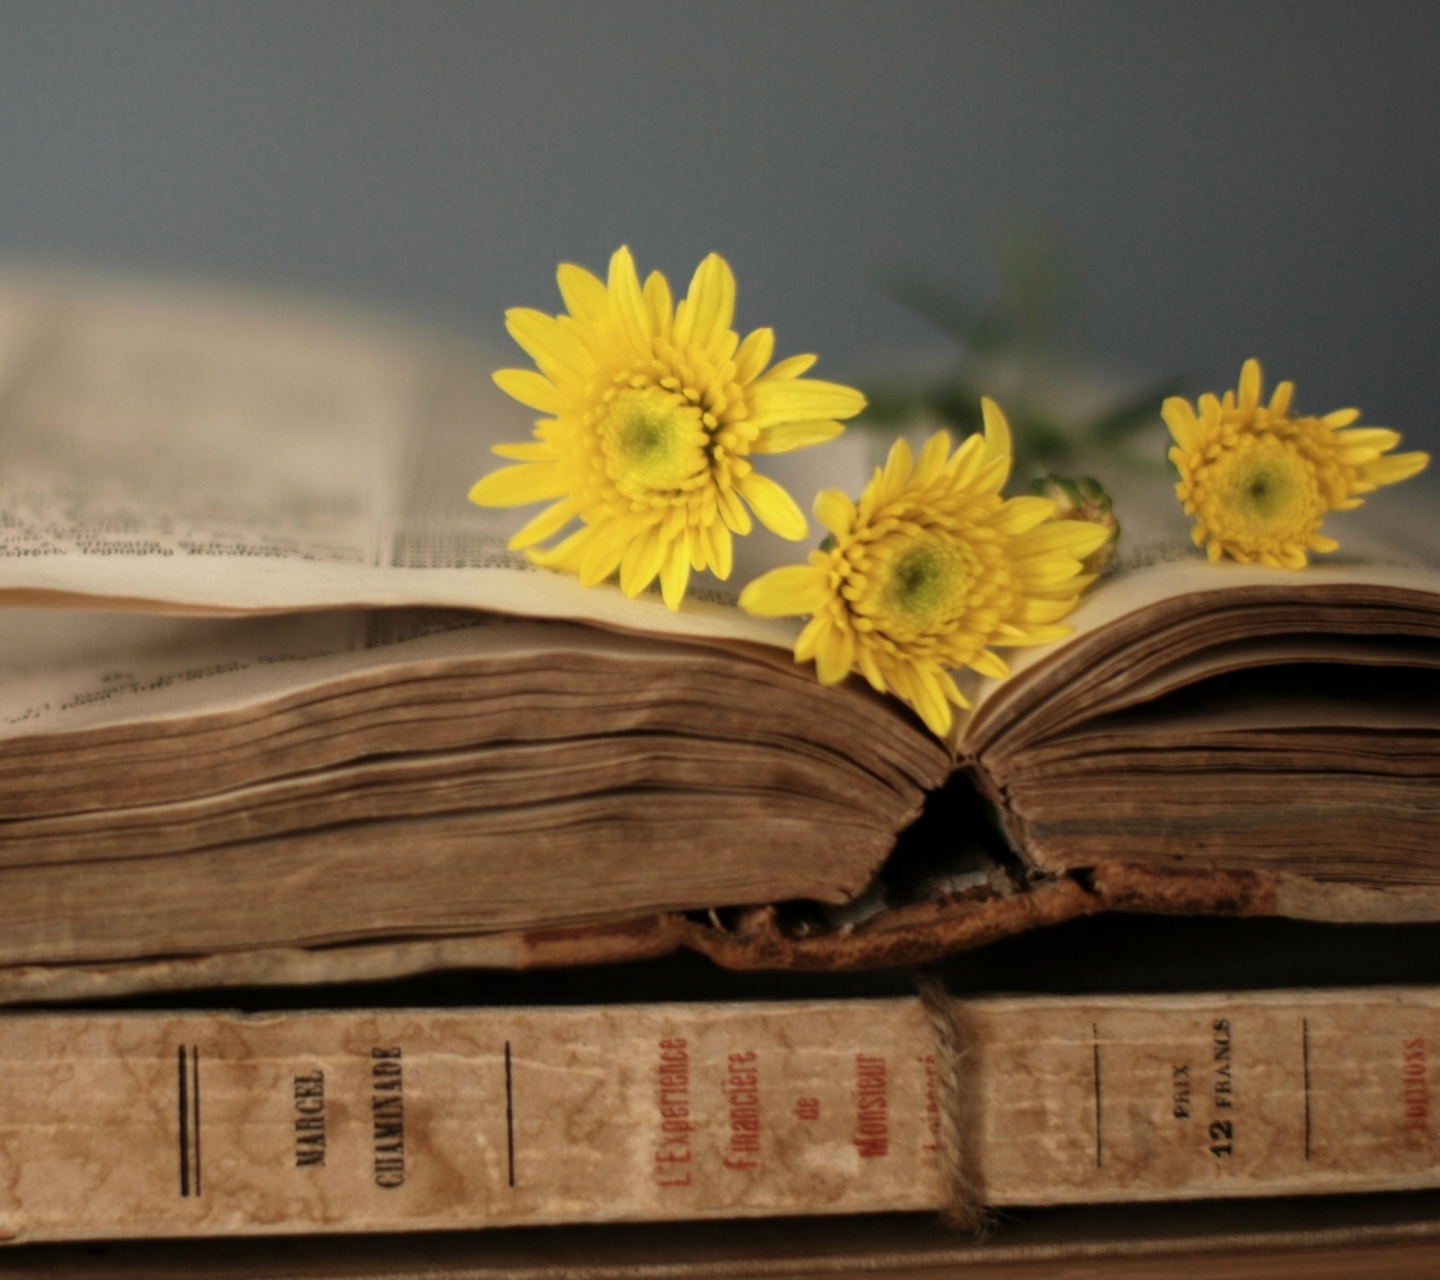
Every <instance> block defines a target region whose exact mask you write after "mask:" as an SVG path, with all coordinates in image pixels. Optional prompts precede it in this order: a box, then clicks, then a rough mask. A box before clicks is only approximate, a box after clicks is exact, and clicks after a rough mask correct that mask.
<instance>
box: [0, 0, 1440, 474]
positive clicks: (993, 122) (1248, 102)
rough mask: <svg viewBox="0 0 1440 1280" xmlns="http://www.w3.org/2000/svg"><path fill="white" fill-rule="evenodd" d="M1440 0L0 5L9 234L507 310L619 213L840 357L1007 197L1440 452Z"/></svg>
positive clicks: (0, 107)
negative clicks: (889, 291) (716, 262)
mask: <svg viewBox="0 0 1440 1280" xmlns="http://www.w3.org/2000/svg"><path fill="white" fill-rule="evenodd" d="M1437 37H1440V6H1437V5H1434V4H1423V3H1417V4H1398V3H1397V4H1377V3H1306V4H1272V5H1259V6H1257V5H1253V4H1220V3H1194V4H1185V5H1181V4H1178V3H1167V4H1156V3H1135V4H1131V3H1113V2H1112V3H1099V2H1096V3H1088V4H1081V3H1074V2H1066V3H1053V4H1051V3H993V4H973V3H953V4H928V3H906V2H897V0H890V2H889V3H886V4H878V3H869V4H856V3H846V2H843V0H823V2H821V3H807V2H801V0H790V2H788V3H784V2H782V3H776V4H749V3H731V4H719V5H699V4H681V3H643V2H627V3H615V2H614V0H608V2H607V3H603V4H602V3H596V4H568V3H566V4H561V3H537V4H508V3H500V4H496V3H477V4H452V3H438V2H434V0H431V2H426V0H409V2H408V3H403V4H392V3H361V2H359V0H347V2H346V3H311V2H305V0H287V2H286V3H276V4H270V3H238V2H236V0H227V2H226V3H223V4H206V3H184V4H166V3H146V2H132V3H124V4H121V3H66V2H63V0H44V2H39V0H37V2H36V3H10V4H5V5H0V184H3V185H0V191H3V198H0V255H3V256H6V257H10V258H12V259H13V258H16V257H22V258H39V259H42V260H49V261H61V262H66V263H80V264H85V265H99V266H106V267H118V268H122V269H139V270H144V271H165V272H172V273H173V272H180V273H184V274H189V275H202V276H211V277H215V278H219V279H240V280H245V281H250V282H259V283H262V284H281V285H284V286H287V287H299V288H303V289H318V290H321V291H326V292H332V293H338V294H341V295H345V296H349V297H351V298H359V299H361V300H366V301H373V302H379V303H381V304H383V305H386V306H389V307H392V308H393V307H398V308H400V309H402V310H405V311H410V312H413V313H417V314H420V315H424V316H428V317H430V318H432V319H438V320H440V321H442V322H445V323H451V324H459V325H460V326H462V327H465V328H468V329H471V330H473V331H476V332H479V333H481V334H484V335H486V336H491V337H494V338H496V339H497V340H499V339H500V337H501V330H500V314H501V312H502V310H503V308H504V307H506V306H508V305H515V304H520V303H524V304H528V305H536V306H541V307H544V308H546V309H550V310H555V309H558V306H559V301H558V297H557V295H556V292H555V288H554V283H553V272H554V266H555V263H556V262H557V261H559V260H560V259H562V258H564V259H570V260H574V261H580V262H583V263H586V264H588V265H590V266H592V267H595V268H597V269H599V268H603V265H604V263H605V260H606V258H607V257H608V255H609V252H610V251H611V250H612V249H613V248H614V247H615V246H616V245H618V244H619V243H621V242H622V241H624V242H628V243H629V244H630V245H631V246H632V248H633V249H634V250H635V252H636V254H637V257H638V258H639V260H640V263H641V267H642V269H647V268H649V267H652V266H659V267H661V268H662V269H664V270H666V271H667V273H669V274H671V276H672V280H673V279H674V277H676V276H678V277H680V280H679V281H677V282H676V283H679V284H681V285H683V282H684V280H685V279H687V278H688V275H689V272H690V270H691V269H692V268H693V266H694V264H695V262H696V261H697V260H698V259H699V257H700V256H702V255H703V254H704V253H705V252H707V251H709V250H710V249H718V250H719V251H721V252H722V253H724V254H725V255H726V256H727V257H728V258H729V259H730V260H731V262H732V263H733V265H734V266H735V268H736V271H737V274H738V276H739V279H740V288H741V295H740V315H739V321H740V324H741V326H742V327H750V326H753V325H756V324H766V323H768V324H773V325H774V326H775V327H776V328H777V330H778V332H779V338H780V349H781V351H782V352H793V351H797V350H818V351H820V352H821V353H822V355H823V357H824V358H823V362H822V370H823V371H828V372H830V373H831V374H832V375H844V374H846V373H848V372H854V371H855V370H857V369H861V368H864V367H867V366H870V367H873V366H874V364H875V363H876V362H877V360H881V359H883V357H884V356H885V354H886V353H894V352H896V351H901V350H905V349H908V348H912V347H914V346H915V345H916V344H922V343H925V342H929V341H933V339H932V338H931V337H930V335H929V331H928V330H926V329H925V327H924V326H923V325H921V324H920V323H919V322H917V321H916V320H914V319H913V318H912V317H910V316H909V315H907V314H906V313H905V312H904V311H903V310H901V309H900V308H899V307H897V306H896V305H894V304H893V303H891V302H888V301H886V300H884V299H883V298H882V297H881V295H880V293H879V291H878V289H877V279H878V277H879V274H880V273H881V271H882V270H884V269H885V268H886V267H888V266H892V265H897V264H911V265H914V266H917V267H920V268H922V269H924V270H927V271H933V272H935V273H936V274H937V275H939V276H942V277H949V278H950V279H953V280H955V281H956V282H958V283H961V284H966V285H969V286H971V287H974V288H983V287H985V285H986V279H987V277H986V272H987V270H988V267H987V255H986V246H987V244H988V239H989V236H990V233H991V232H992V230H993V228H994V227H995V225H996V224H997V222H1001V221H1004V220H1005V219H1006V218H1008V217H1011V216H1013V215H1014V214H1016V213H1020V214H1024V215H1026V216H1027V217H1032V218H1039V219H1041V220H1043V221H1046V222H1048V223H1049V224H1050V225H1052V226H1053V227H1055V228H1056V229H1057V230H1059V232H1060V233H1061V234H1062V235H1063V237H1064V239H1065V241H1066V242H1067V243H1068V245H1069V246H1070V248H1071V249H1072V251H1073V254H1074V257H1075V259H1076V261H1077V263H1078V265H1079V267H1080V269H1081V270H1082V271H1083V273H1084V276H1085V279H1086V281H1087V284H1088V313H1087V318H1088V326H1087V334H1088V341H1089V345H1090V347H1091V348H1092V350H1093V351H1094V352H1095V354H1096V355H1097V356H1098V357H1099V358H1100V359H1101V360H1103V361H1104V362H1106V363H1107V364H1109V365H1111V366H1113V367H1114V368H1116V369H1117V370H1118V371H1122V372H1124V373H1127V374H1131V375H1134V376H1136V377H1141V376H1146V375H1157V374H1163V373H1166V372H1169V371H1172V370H1177V369H1178V370H1184V371H1186V372H1187V373H1188V374H1189V376H1190V386H1191V388H1192V390H1200V389H1204V388H1206V387H1214V388H1217V389H1218V388H1220V387H1223V386H1226V385H1233V382H1234V379H1235V376H1236V374H1237V372H1238V369H1239V365H1240V362H1241V360H1242V359H1243V358H1244V357H1245V356H1247V355H1251V354H1256V355H1259V356H1261V357H1262V359H1263V360H1264V361H1265V363H1266V366H1267V370H1268V372H1270V373H1271V374H1273V375H1276V376H1290V377H1293V378H1294V379H1296V381H1297V382H1298V383H1299V386H1300V397H1299V405H1300V407H1301V408H1302V409H1310V410H1314V411H1323V410H1325V409H1328V408H1333V407H1336V406H1337V405H1340V404H1345V403H1357V404H1359V405H1361V406H1362V407H1363V408H1364V409H1365V410H1366V416H1367V419H1368V420H1370V421H1378V422H1383V423H1386V424H1388V425H1393V426H1396V427H1398V428H1400V429H1402V430H1403V431H1405V433H1406V435H1407V440H1408V441H1410V442H1413V443H1417V444H1424V445H1428V446H1429V447H1431V448H1435V447H1437V446H1440V429H1437V428H1440V416H1437V414H1436V406H1437V405H1440V361H1437V354H1440V342H1437V339H1440V306H1437V303H1440V252H1437V249H1440V246H1437V237H1440V231H1437V226H1440V200H1437V197H1440V179H1437V160H1440V128H1437V125H1440V111H1437V108H1440V77H1437V69H1436V68H1437V54H1440V38H1437Z"/></svg>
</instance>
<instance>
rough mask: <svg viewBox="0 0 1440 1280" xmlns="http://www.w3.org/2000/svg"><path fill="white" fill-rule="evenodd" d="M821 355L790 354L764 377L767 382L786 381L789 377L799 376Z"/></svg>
mask: <svg viewBox="0 0 1440 1280" xmlns="http://www.w3.org/2000/svg"><path fill="white" fill-rule="evenodd" d="M819 358H820V357H819V356H789V357H787V358H786V359H784V360H781V361H780V362H779V363H778V364H776V365H775V367H774V368H773V369H771V370H770V372H769V373H767V374H766V375H765V377H764V379H763V381H765V382H784V381H785V380H786V379H788V378H798V377H799V376H800V375H801V374H802V373H805V372H806V371H807V370H809V369H811V368H812V367H813V366H814V364H815V361H816V360H818V359H819Z"/></svg>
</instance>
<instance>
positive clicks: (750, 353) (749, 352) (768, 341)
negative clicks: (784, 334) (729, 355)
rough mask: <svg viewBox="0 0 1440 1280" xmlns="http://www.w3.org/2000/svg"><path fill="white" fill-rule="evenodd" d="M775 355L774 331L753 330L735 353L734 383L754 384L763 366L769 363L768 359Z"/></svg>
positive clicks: (742, 384) (763, 368)
mask: <svg viewBox="0 0 1440 1280" xmlns="http://www.w3.org/2000/svg"><path fill="white" fill-rule="evenodd" d="M774 354H775V331H774V330H773V329H754V330H752V331H751V332H750V333H748V334H746V335H745V341H744V342H742V343H741V344H740V349H739V350H738V351H736V353H735V381H736V382H738V383H740V384H741V386H744V385H745V383H747V382H754V381H755V379H756V378H758V377H759V376H760V375H761V373H763V372H764V370H765V366H766V365H767V364H769V363H770V357H771V356H773V355H774Z"/></svg>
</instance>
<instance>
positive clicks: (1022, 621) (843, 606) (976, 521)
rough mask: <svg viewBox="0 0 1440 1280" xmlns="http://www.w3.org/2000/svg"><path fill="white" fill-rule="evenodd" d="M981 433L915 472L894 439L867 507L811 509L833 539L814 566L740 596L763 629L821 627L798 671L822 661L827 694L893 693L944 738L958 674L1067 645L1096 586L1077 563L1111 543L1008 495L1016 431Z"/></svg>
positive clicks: (943, 437)
mask: <svg viewBox="0 0 1440 1280" xmlns="http://www.w3.org/2000/svg"><path fill="white" fill-rule="evenodd" d="M981 404H982V406H983V409H984V415H985V434H984V437H983V438H982V437H981V436H979V435H973V436H971V437H970V438H969V439H968V440H966V441H965V443H964V444H962V445H961V446H960V447H959V448H958V449H957V450H956V451H955V452H954V453H953V454H951V453H950V437H949V435H948V434H947V433H946V432H944V431H941V432H939V433H937V434H936V435H934V436H932V437H931V438H930V440H929V442H928V443H927V444H926V445H925V448H924V449H923V450H921V453H920V458H919V461H918V462H912V459H911V454H910V446H909V445H908V444H906V443H905V441H904V440H897V441H896V442H895V444H894V446H893V447H892V448H891V450H890V457H889V458H888V460H887V461H886V463H885V468H884V470H883V471H882V470H880V469H879V468H877V469H876V472H875V477H874V479H872V480H871V481H870V483H869V484H868V485H866V486H865V492H864V493H862V494H861V495H860V501H859V503H858V505H857V504H856V503H853V502H851V501H850V499H849V498H847V497H846V496H845V495H844V494H843V493H841V492H840V491H839V490H838V489H826V490H825V491H824V492H822V493H821V494H820V495H819V496H818V497H817V498H816V499H815V515H816V517H817V518H818V519H819V520H820V522H821V523H822V524H823V525H824V526H825V527H826V528H827V529H828V530H829V531H830V533H831V535H832V538H831V539H830V540H827V543H826V545H825V546H824V547H822V549H821V550H819V551H812V552H811V553H810V563H809V564H806V565H790V566H788V567H786V568H783V569H774V570H772V571H771V572H769V573H767V574H764V575H763V576H762V577H759V578H757V579H756V580H755V581H754V582H752V583H750V585H749V586H747V587H746V588H745V590H744V591H743V592H742V593H741V595H740V604H741V605H742V607H744V608H746V609H748V610H749V611H750V612H751V613H756V614H760V615H761V616H763V617H772V618H774V617H783V616H785V615H788V614H797V613H808V614H811V615H813V616H812V617H811V619H810V622H809V623H808V624H807V625H806V627H805V629H804V631H802V632H801V633H800V638H799V639H798V640H797V641H796V643H795V660H796V661H797V662H805V661H808V660H809V659H810V658H812V657H813V658H814V659H815V666H816V670H817V672H818V674H819V677H820V679H821V681H822V682H824V683H825V684H835V683H837V682H838V681H840V680H843V679H844V678H845V677H846V676H847V675H849V674H850V672H852V671H857V672H859V673H860V674H862V675H863V676H864V677H865V678H866V679H867V680H869V682H870V683H871V684H872V685H873V686H874V687H875V688H876V689H878V690H879V691H880V692H881V693H885V692H894V693H895V694H897V695H898V696H899V697H901V698H903V699H904V700H905V701H906V702H908V703H909V704H910V705H911V706H912V707H914V708H915V710H916V711H917V712H918V713H919V714H920V717H921V719H923V720H924V721H925V723H926V724H927V725H929V726H930V728H931V729H932V730H934V732H935V733H937V734H939V735H941V736H943V735H944V734H945V733H946V732H947V731H948V730H949V728H950V723H951V710H950V705H951V703H954V704H955V705H956V706H961V707H966V706H969V705H970V704H969V703H968V702H967V701H966V700H965V698H964V696H963V695H962V694H961V692H960V690H959V689H958V688H957V687H956V684H955V681H954V680H953V679H952V678H951V676H950V671H951V670H953V669H955V668H958V667H970V668H971V669H973V670H975V671H978V672H980V673H981V674H982V675H986V676H993V677H995V678H996V679H1003V678H1004V677H1005V676H1007V675H1009V674H1010V671H1009V668H1008V667H1007V666H1006V665H1005V663H1004V662H1003V661H1001V659H1000V658H998V657H997V656H996V655H995V654H993V653H991V652H990V650H989V648H988V647H987V646H990V645H1032V644H1048V643H1049V642H1050V641H1052V640H1059V639H1060V638H1062V637H1063V636H1067V635H1069V634H1070V628H1069V627H1063V626H1057V625H1056V624H1057V623H1058V621H1059V620H1060V619H1061V618H1063V617H1064V616H1065V615H1066V614H1067V613H1069V612H1070V610H1071V609H1073V608H1074V607H1075V602H1076V600H1077V599H1078V597H1079V595H1080V592H1081V591H1082V590H1084V588H1085V587H1086V586H1087V585H1088V584H1089V583H1091V582H1093V581H1094V575H1084V574H1081V572H1080V561H1081V560H1083V559H1084V558H1085V557H1086V556H1088V555H1089V554H1090V553H1091V552H1092V551H1094V550H1095V549H1096V548H1097V547H1099V546H1100V545H1101V543H1103V542H1104V541H1105V540H1106V538H1107V537H1108V536H1109V531H1108V530H1106V529H1104V528H1102V527H1101V526H1099V525H1095V524H1089V523H1085V522H1082V521H1078V520H1052V519H1051V518H1050V517H1051V516H1052V515H1053V514H1054V511H1055V503H1054V502H1053V501H1052V500H1051V499H1049V498H1038V497H1023V498H1010V499H1009V500H1008V501H1007V500H1006V499H1004V498H1002V497H1001V496H1000V491H1001V489H1002V488H1003V487H1004V485H1005V481H1006V480H1007V479H1008V477H1009V475H1010V427H1009V424H1008V423H1007V422H1006V421H1005V415H1004V414H1003V413H1001V412H1000V409H999V406H998V405H996V404H995V403H994V402H993V401H991V400H982V402H981Z"/></svg>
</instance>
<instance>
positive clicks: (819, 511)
mask: <svg viewBox="0 0 1440 1280" xmlns="http://www.w3.org/2000/svg"><path fill="white" fill-rule="evenodd" d="M811 510H812V511H814V512H815V519H817V520H818V521H820V523H821V524H822V525H824V526H825V528H826V529H827V530H829V532H831V533H833V534H834V535H835V536H836V537H837V538H840V537H844V535H845V534H847V533H849V532H850V530H851V529H853V528H854V527H855V504H854V503H853V502H851V501H850V499H849V498H848V497H847V496H846V495H845V494H843V493H841V492H840V490H839V489H821V490H820V492H819V493H817V494H816V495H815V502H814V504H813V506H812V507H811Z"/></svg>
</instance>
